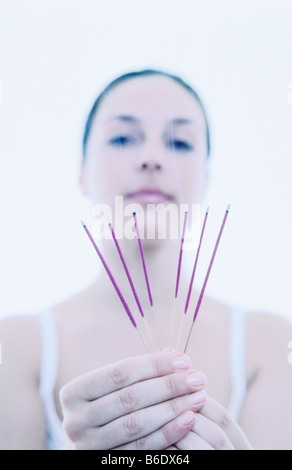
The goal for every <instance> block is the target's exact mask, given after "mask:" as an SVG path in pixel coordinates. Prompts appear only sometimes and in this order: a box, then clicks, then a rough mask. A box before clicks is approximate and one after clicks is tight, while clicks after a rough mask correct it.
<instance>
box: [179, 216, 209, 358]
mask: <svg viewBox="0 0 292 470" xmlns="http://www.w3.org/2000/svg"><path fill="white" fill-rule="evenodd" d="M208 214H209V207H208V208H207V210H206V214H205V219H204V223H203V227H202V231H201V236H200V241H199V246H198V249H197V254H196V259H195V263H194V267H193V272H192V276H191V281H190V286H189V290H188V294H187V299H186V304H185V309H184V315H183V318H182V321H181V325H180V331H179V335H178V340H177V345H176V349H177V350H178V349H179V344H180V340H181V335H182V331H183V327H184V321H185V316H186V313H187V311H188V307H189V303H190V298H191V294H192V290H193V284H194V279H195V274H196V270H197V265H198V260H199V255H200V251H201V246H202V241H203V237H204V232H205V228H206V223H207V218H208Z"/></svg>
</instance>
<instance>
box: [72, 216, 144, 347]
mask: <svg viewBox="0 0 292 470" xmlns="http://www.w3.org/2000/svg"><path fill="white" fill-rule="evenodd" d="M81 223H82V226H83V228H84V230H85V232H86V234H87V235H88V238H89V239H90V241H91V243H92V245H93V247H94V249H95V251H96V253H97V254H98V256H99V259H100V261H101V262H102V264H103V266H104V268H105V270H106V272H107V274H108V276H109V278H110V280H111V282H112V284H113V286H114V288H115V290H116V292H117V294H118V296H119V298H120V301H121V302H122V304H123V307H124V309H125V310H126V313H127V315H128V317H129V319H130V321H131V323H132V325H133V326H134V328H135V329H136V330H137V332H138V333H139V336H140V338H141V340H142V342H143V345H144V347H145V349H146V352H149V351H148V348H147V346H146V344H145V341H144V339H143V337H142V335H141V333H140V331H139V329H138V326H137V323H136V322H135V319H134V317H133V315H132V313H131V311H130V309H129V306H128V304H127V302H126V301H125V299H124V297H123V294H122V293H121V291H120V289H119V287H118V285H117V283H116V281H115V279H114V276H113V275H112V273H111V271H110V269H109V267H108V265H107V263H106V261H105V259H104V257H103V256H102V253H101V251H100V250H99V248H98V246H97V245H96V243H95V241H94V239H93V237H92V235H91V233H90V231H89V230H88V228H87V227H86V225H85V223H84V222H83V221H81Z"/></svg>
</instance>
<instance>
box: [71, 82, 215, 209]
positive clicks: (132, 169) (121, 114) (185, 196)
mask: <svg viewBox="0 0 292 470" xmlns="http://www.w3.org/2000/svg"><path fill="white" fill-rule="evenodd" d="M206 181H207V142H206V125H205V120H204V116H203V113H202V110H201V108H200V105H199V104H198V103H197V101H196V100H195V98H194V97H192V96H191V94H190V93H189V92H188V91H187V90H185V89H184V88H183V87H182V86H180V85H179V84H177V83H176V82H174V81H173V80H171V79H169V78H167V77H163V76H150V77H138V78H135V79H131V80H129V81H127V82H124V83H122V84H120V85H119V86H117V87H116V88H115V89H113V90H112V91H111V92H110V93H109V94H108V95H107V96H106V98H105V99H104V100H103V101H102V103H101V105H100V108H99V110H98V112H97V115H96V118H95V120H94V123H93V126H92V130H91V134H90V137H89V142H88V147H87V158H86V160H85V164H84V165H83V167H82V169H81V176H80V182H81V187H82V190H83V192H84V194H86V195H87V196H88V197H89V198H90V200H91V201H92V203H93V205H95V204H97V203H105V204H109V205H110V206H111V207H112V208H113V206H114V202H115V196H123V199H124V203H125V204H128V203H131V204H132V203H138V204H140V205H142V206H146V205H147V204H159V203H160V204H161V203H162V204H169V203H174V204H199V203H200V202H201V200H202V197H203V195H204V190H205V187H206Z"/></svg>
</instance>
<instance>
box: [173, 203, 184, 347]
mask: <svg viewBox="0 0 292 470" xmlns="http://www.w3.org/2000/svg"><path fill="white" fill-rule="evenodd" d="M187 218H188V211H185V217H184V225H183V231H182V236H181V243H180V251H179V259H178V267H177V276H176V285H175V296H174V302H173V312H172V321H171V333H170V345H169V347H170V349H171V348H172V340H173V328H174V318H175V310H176V300H177V296H178V290H179V282H180V274H181V264H182V255H183V246H184V241H185V233H186V226H187Z"/></svg>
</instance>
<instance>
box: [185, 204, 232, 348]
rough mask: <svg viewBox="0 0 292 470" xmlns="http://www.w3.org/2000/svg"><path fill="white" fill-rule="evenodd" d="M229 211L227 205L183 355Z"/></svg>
mask: <svg viewBox="0 0 292 470" xmlns="http://www.w3.org/2000/svg"><path fill="white" fill-rule="evenodd" d="M229 210H230V205H228V207H227V209H226V212H225V215H224V218H223V222H222V225H221V228H220V231H219V235H218V238H217V241H216V244H215V248H214V251H213V254H212V257H211V261H210V264H209V267H208V271H207V274H206V277H205V281H204V284H203V287H202V290H201V293H200V296H199V300H198V303H197V306H196V310H195V313H194V317H193V321H192V326H191V328H190V332H189V335H188V338H187V342H186V345H185V349H184V353H186V351H187V348H188V345H189V341H190V337H191V334H192V331H193V327H194V324H195V321H196V319H197V316H198V313H199V310H200V307H201V304H202V300H203V297H204V293H205V289H206V286H207V282H208V279H209V276H210V272H211V269H212V266H213V263H214V259H215V256H216V253H217V249H218V246H219V243H220V240H221V236H222V233H223V230H224V227H225V223H226V220H227V217H228V214H229Z"/></svg>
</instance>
